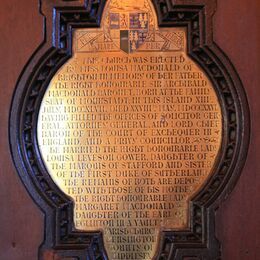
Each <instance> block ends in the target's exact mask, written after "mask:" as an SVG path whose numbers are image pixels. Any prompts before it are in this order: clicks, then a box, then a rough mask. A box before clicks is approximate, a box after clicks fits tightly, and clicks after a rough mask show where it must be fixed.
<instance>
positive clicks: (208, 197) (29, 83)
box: [10, 0, 250, 259]
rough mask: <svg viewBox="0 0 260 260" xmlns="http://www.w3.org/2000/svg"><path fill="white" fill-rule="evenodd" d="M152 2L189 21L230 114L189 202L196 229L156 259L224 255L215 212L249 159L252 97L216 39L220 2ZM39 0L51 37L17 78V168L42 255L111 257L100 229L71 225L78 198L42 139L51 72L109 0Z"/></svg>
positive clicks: (166, 22) (166, 19) (166, 21)
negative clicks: (33, 210) (52, 166)
mask: <svg viewBox="0 0 260 260" xmlns="http://www.w3.org/2000/svg"><path fill="white" fill-rule="evenodd" d="M152 2H153V4H154V7H155V10H156V12H157V16H158V21H159V26H161V27H170V26H183V27H187V29H188V30H187V31H188V53H189V55H190V57H191V58H192V59H193V60H194V61H195V62H197V63H198V64H199V65H200V66H201V68H202V69H203V70H204V71H205V72H206V74H207V75H208V77H209V78H210V80H211V81H212V83H213V85H214V87H215V90H216V93H217V94H218V97H219V100H220V104H221V108H222V113H223V118H224V121H223V125H224V131H223V144H222V148H221V153H220V158H219V161H218V164H217V166H216V167H215V169H214V174H213V175H212V177H211V178H210V180H209V181H208V183H207V184H206V185H205V187H204V189H203V190H202V191H201V192H200V193H199V194H198V195H197V196H196V198H194V199H193V201H192V202H191V204H190V209H191V210H190V214H191V229H190V230H189V231H185V232H184V231H176V232H164V235H163V239H162V241H161V246H160V252H159V254H158V256H157V257H156V259H185V258H186V257H187V259H220V257H221V250H220V243H219V242H218V240H217V239H216V237H215V211H216V209H217V207H218V205H219V203H220V202H221V201H222V200H223V199H225V198H226V196H227V195H228V194H229V193H230V192H231V190H232V188H233V187H234V185H235V183H236V181H237V179H238V177H239V175H240V172H241V170H242V167H243V165H244V162H245V159H246V154H247V148H248V143H249V130H250V129H249V125H250V124H249V109H248V104H247V99H246V95H245V93H244V90H243V87H242V83H241V81H240V79H239V76H238V75H237V73H236V71H235V69H234V67H233V66H232V64H231V62H230V61H229V60H228V58H227V56H226V55H225V54H224V53H223V52H222V51H221V50H220V48H219V47H218V46H217V45H216V44H215V43H214V42H213V31H212V18H213V15H214V12H215V10H216V1H214V0H175V1H174V0H172V1H171V0H153V1H152ZM40 3H41V5H40V12H41V14H42V15H43V17H44V20H45V23H44V25H45V27H44V28H45V29H44V32H45V39H44V42H43V43H42V44H41V46H39V48H38V49H37V51H36V52H35V53H34V54H33V56H32V58H31V59H30V61H29V62H28V64H27V65H26V67H25V69H24V71H23V72H22V74H21V77H20V78H19V81H18V83H17V87H16V92H15V94H14V97H13V103H12V109H11V114H10V144H11V150H12V155H13V159H14V162H15V165H16V168H17V170H18V173H19V175H20V177H21V179H22V181H23V183H24V185H25V186H26V188H27V190H28V192H29V193H30V195H31V196H32V197H33V199H34V200H35V202H36V203H37V204H38V206H39V207H40V208H41V210H42V211H43V212H44V214H45V239H44V242H43V244H42V245H41V247H40V250H39V259H45V256H46V253H48V252H52V253H53V255H54V256H57V257H60V258H61V259H65V258H69V259H107V256H106V253H105V250H104V247H103V242H102V234H101V233H100V232H88V233H83V232H77V231H74V230H73V223H72V222H73V220H72V217H73V216H72V210H73V204H72V201H70V200H69V198H67V197H66V196H65V195H64V194H63V193H62V192H61V191H60V190H59V189H58V188H57V186H56V185H55V184H54V182H53V181H52V179H51V178H50V176H49V175H48V173H47V171H46V169H45V167H44V164H43V161H42V159H41V156H40V153H39V148H38V145H37V140H36V126H37V117H38V112H39V108H40V104H41V100H42V98H43V95H44V93H45V91H46V88H47V86H48V83H49V82H50V80H51V78H52V77H53V75H54V74H55V73H56V71H57V70H58V69H59V68H60V67H61V65H62V64H64V63H65V62H66V61H67V60H68V59H69V58H70V56H71V40H72V30H73V28H83V27H98V26H99V25H100V21H101V15H102V11H103V9H104V6H105V3H106V1H105V0H89V1H88V0H56V1H54V0H42V1H40ZM60 258H59V259H60ZM53 259H56V258H53Z"/></svg>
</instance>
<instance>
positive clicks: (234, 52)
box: [0, 0, 260, 260]
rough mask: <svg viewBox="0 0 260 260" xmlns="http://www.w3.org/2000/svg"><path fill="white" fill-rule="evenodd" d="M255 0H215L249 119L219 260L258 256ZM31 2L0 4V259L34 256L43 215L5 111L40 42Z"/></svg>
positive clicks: (258, 38) (221, 217)
mask: <svg viewBox="0 0 260 260" xmlns="http://www.w3.org/2000/svg"><path fill="white" fill-rule="evenodd" d="M259 10H260V2H259V1H258V0H247V1H244V0H218V10H217V13H216V15H215V23H214V30H215V34H214V39H215V41H216V43H217V44H218V45H219V46H220V47H221V48H222V49H223V50H224V51H225V52H226V54H227V55H228V56H229V58H230V59H231V61H232V62H233V64H234V65H235V67H236V69H237V71H238V73H239V75H240V77H241V79H242V81H243V83H244V87H245V89H246V92H247V95H248V100H249V105H250V110H251V120H252V126H251V127H252V134H251V144H250V150H249V154H248V159H247V163H246V166H245V168H244V170H243V172H242V175H241V178H240V180H239V182H238V183H237V185H236V187H235V189H234V191H233V192H232V193H231V195H230V196H229V197H228V198H227V200H226V201H225V202H224V203H223V204H222V205H221V207H220V209H219V210H218V211H217V227H216V228H217V236H218V238H219V239H220V241H221V242H222V252H223V258H222V259H223V260H237V259H239V260H244V259H248V260H257V259H260V244H259V243H260V241H259V240H260V235H259V234H260V221H259V219H260V206H259V205H260V203H259V201H260V119H259V115H260V100H259V99H260V87H259V84H258V82H260V77H259V75H260V47H259V46H260V32H259V31H260V30H259V28H260V17H259ZM42 25H43V19H42V17H41V16H40V14H39V12H38V3H37V0H1V1H0V32H1V34H0V60H1V63H0V90H1V91H0V122H1V123H0V149H1V150H0V205H1V213H0V234H1V235H0V259H3V260H7V259H8V260H9V259H10V260H31V259H32V260H33V259H37V250H38V246H39V245H40V244H41V242H42V240H43V237H44V234H43V225H44V218H43V215H42V213H41V212H40V210H39V209H38V208H37V206H36V205H35V204H34V203H33V201H32V199H31V198H30V196H29V195H28V194H27V192H26V190H25V188H24V187H23V185H22V183H21V181H20V180H19V177H18V175H17V173H16V171H15V168H14V166H13V163H12V160H11V154H10V149H9V141H8V116H9V110H10V104H11V99H12V95H13V92H14V88H15V84H16V81H17V79H18V78H19V75H20V73H21V71H22V69H23V67H24V65H25V64H26V62H27V61H28V59H29V58H30V56H31V54H32V53H33V52H34V51H35V49H36V48H37V46H38V45H39V44H40V43H41V42H42V40H43V26H42Z"/></svg>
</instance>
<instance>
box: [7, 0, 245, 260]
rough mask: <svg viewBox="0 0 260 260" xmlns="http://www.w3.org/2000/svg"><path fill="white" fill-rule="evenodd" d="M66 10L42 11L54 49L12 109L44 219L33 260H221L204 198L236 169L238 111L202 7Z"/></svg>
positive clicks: (133, 4)
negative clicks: (50, 255) (51, 256)
mask: <svg viewBox="0 0 260 260" xmlns="http://www.w3.org/2000/svg"><path fill="white" fill-rule="evenodd" d="M66 2H67V3H64V1H63V3H59V4H57V6H55V5H54V4H50V3H49V4H46V5H43V7H42V8H43V13H45V14H46V17H48V19H49V20H47V27H46V28H49V31H48V32H49V34H48V33H47V34H46V35H47V36H46V37H47V41H46V44H47V45H48V44H50V43H51V44H52V45H53V46H51V47H50V48H49V49H48V48H47V49H45V47H44V46H45V45H43V47H42V49H41V48H40V49H39V54H37V55H35V61H34V62H33V61H32V62H31V64H32V65H31V66H32V69H31V70H29V71H28V73H27V74H26V73H25V76H24V77H25V79H24V80H23V79H21V83H20V84H21V87H20V89H21V90H20V92H19V87H18V90H17V94H16V97H15V98H14V100H15V99H17V100H18V101H17V102H18V103H19V102H20V103H19V104H20V107H15V108H14V109H13V114H12V115H11V118H12V119H11V120H12V122H15V123H14V124H16V123H17V125H16V129H19V130H18V132H19V138H16V137H15V138H13V139H11V140H14V141H13V142H14V143H13V146H12V147H13V153H14V157H15V158H14V160H15V162H16V164H17V168H18V170H19V171H20V172H23V173H22V176H26V174H28V173H29V175H28V176H30V180H29V178H27V177H24V178H25V183H26V185H27V186H28V187H29V188H28V189H29V190H30V193H31V194H33V196H35V197H36V199H35V200H36V201H37V202H38V204H39V205H40V206H41V208H42V209H43V211H44V212H45V215H46V227H45V228H46V234H47V235H46V239H45V242H44V243H43V245H42V247H41V249H40V255H41V258H42V259H45V258H44V254H45V253H46V250H47V252H49V251H48V250H53V251H54V253H55V254H56V255H57V256H58V257H61V259H66V257H72V258H73V259H85V258H86V257H87V259H110V260H123V259H144V260H152V259H157V258H158V259H161V258H160V257H163V258H162V259H175V258H176V259H183V257H191V258H196V257H203V259H204V258H205V259H213V258H214V259H215V258H217V257H219V250H218V248H219V244H218V242H217V241H216V239H215V237H214V210H215V207H216V204H215V201H216V200H217V198H218V197H219V196H222V195H221V194H222V193H224V192H223V190H224V186H225V185H227V184H228V182H229V180H232V178H235V175H236V174H237V173H238V172H239V169H240V167H238V166H234V163H235V161H237V160H239V158H241V157H240V156H241V155H240V153H242V152H243V149H244V148H245V147H246V145H247V143H246V140H245V139H242V137H243V134H244V133H245V131H246V130H245V129H246V125H247V124H246V123H245V121H243V120H245V118H246V116H245V110H246V109H247V108H245V107H243V106H242V105H241V103H240V100H242V99H243V97H244V96H243V91H242V88H241V86H240V81H239V80H237V81H236V85H235V84H234V82H233V81H232V80H233V79H235V78H236V73H235V72H234V71H232V69H231V67H230V64H229V62H228V61H227V60H225V57H221V54H220V53H218V54H219V56H218V57H217V56H216V55H215V53H214V52H218V51H217V50H216V49H214V48H213V47H212V46H214V45H213V43H212V42H211V38H210V35H211V32H210V30H211V27H210V21H211V18H212V15H213V13H214V11H213V10H214V8H213V6H212V4H208V2H207V1H206V2H207V3H206V2H205V1H202V2H203V3H202V5H197V4H196V5H192V4H188V3H186V2H185V1H182V5H177V4H176V6H175V5H173V6H172V4H170V3H169V2H167V3H168V4H166V5H164V4H163V3H160V4H153V2H152V1H150V0H140V1H134V0H128V1H119V0H110V1H101V2H100V3H96V2H93V1H90V3H89V4H86V6H85V7H84V6H83V5H82V4H83V3H81V2H83V1H81V2H80V1H76V2H77V3H73V1H66ZM162 2H163V1H162ZM187 2H192V1H187ZM196 3H197V2H196ZM169 6H172V7H171V8H170V9H169V10H168V9H167V8H168V7H169ZM204 7H205V9H204ZM53 10H55V12H52V11H53ZM86 10H88V11H86ZM205 10H206V11H205ZM210 15H211V16H210ZM93 16H94V17H96V18H95V19H94V18H93ZM50 17H51V18H52V19H53V20H50ZM50 21H51V22H50ZM53 21H55V22H53ZM99 21H101V22H100V24H98V25H100V26H94V25H95V24H94V23H96V22H97V23H99ZM50 24H52V25H51V26H50ZM159 25H160V26H159ZM50 28H51V30H50ZM211 36H212V35H211ZM48 37H49V38H48ZM50 39H52V40H50ZM220 57H221V59H222V60H223V63H225V66H226V67H227V68H228V69H229V70H230V71H229V73H230V74H228V73H227V69H226V67H225V66H224V64H223V63H222V62H221V61H220ZM37 62H38V63H37ZM28 75H29V76H28ZM230 75H232V77H230ZM27 76H28V79H27V80H26V78H27ZM27 86H28V87H27ZM235 88H236V90H235ZM237 95H239V97H240V98H237ZM23 99H24V101H22V100H23ZM14 102H15V101H14ZM238 116H240V117H239V118H241V121H238V119H237V118H238ZM19 120H21V122H20V123H18V122H19ZM20 127H22V129H20ZM16 131H17V130H16ZM240 140H242V141H241V142H240ZM243 140H245V141H243ZM244 142H245V143H244ZM16 147H18V150H16V149H17V148H16ZM242 148H243V149H242ZM20 161H21V162H22V163H20ZM240 163H243V158H242V159H240ZM24 166H25V167H24ZM232 176H233V177H232ZM22 178H23V177H22ZM234 181H235V180H234ZM27 182H28V183H27ZM224 184H225V185H224ZM229 185H231V183H230V184H229ZM32 187H33V188H32ZM36 194H40V196H39V197H41V199H40V198H39V197H38V195H36ZM177 249H178V251H177ZM179 249H181V250H179ZM167 257H168V258H167Z"/></svg>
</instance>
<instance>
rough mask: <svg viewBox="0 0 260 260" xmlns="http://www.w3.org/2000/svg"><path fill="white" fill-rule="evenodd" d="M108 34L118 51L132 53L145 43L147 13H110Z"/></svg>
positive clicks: (147, 23) (147, 29) (147, 28)
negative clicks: (118, 48) (114, 41)
mask: <svg viewBox="0 0 260 260" xmlns="http://www.w3.org/2000/svg"><path fill="white" fill-rule="evenodd" d="M109 27H110V34H111V36H112V38H113V39H115V40H116V41H117V43H118V44H119V46H120V49H121V50H123V51H124V52H126V53H133V52H134V51H135V50H137V49H138V48H139V47H140V46H141V45H142V44H143V43H144V41H145V39H146V37H147V35H148V31H149V13H148V12H135V13H110V16H109Z"/></svg>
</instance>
